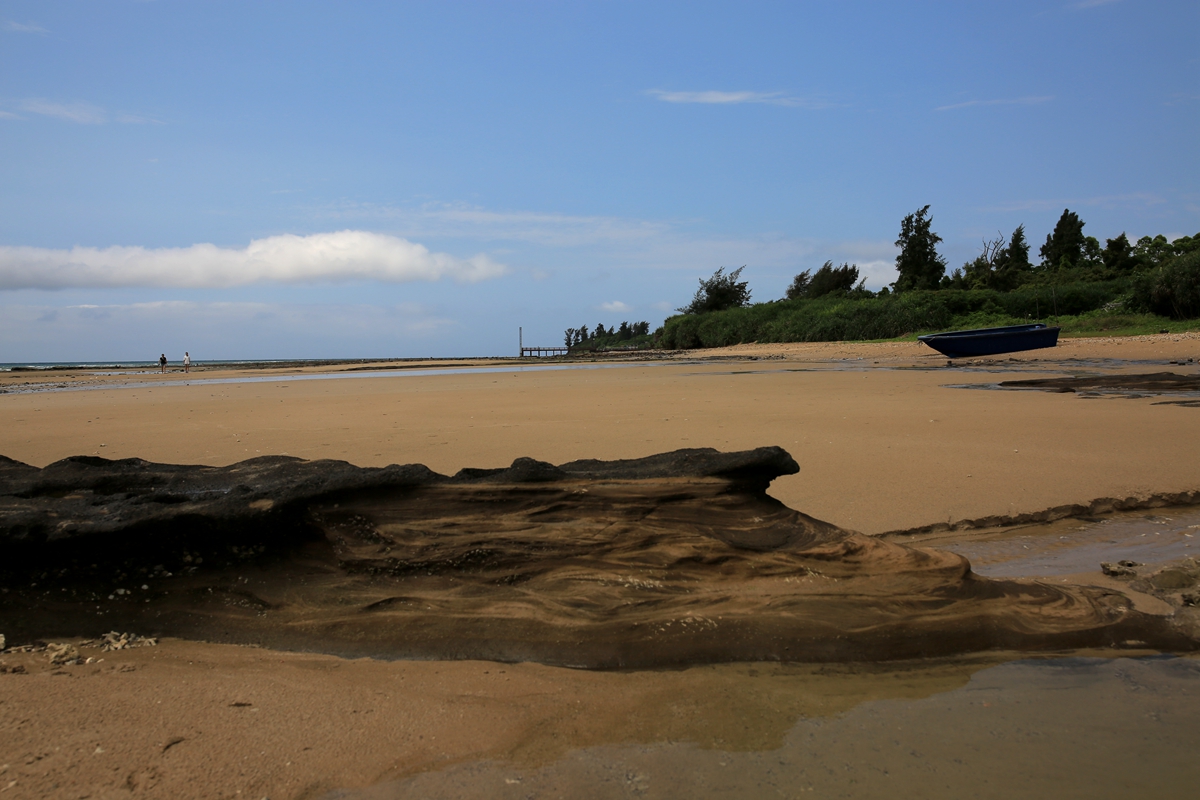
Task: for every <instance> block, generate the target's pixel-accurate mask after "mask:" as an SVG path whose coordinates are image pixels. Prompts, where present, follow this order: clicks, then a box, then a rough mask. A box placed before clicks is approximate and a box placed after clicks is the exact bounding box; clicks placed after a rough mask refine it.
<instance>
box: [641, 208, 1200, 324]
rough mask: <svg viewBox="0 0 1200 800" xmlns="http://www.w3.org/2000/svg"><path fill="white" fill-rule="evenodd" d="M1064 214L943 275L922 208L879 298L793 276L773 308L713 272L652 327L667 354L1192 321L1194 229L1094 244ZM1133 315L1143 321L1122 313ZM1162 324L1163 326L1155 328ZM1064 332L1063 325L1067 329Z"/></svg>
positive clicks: (1199, 295)
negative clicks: (1065, 319) (1047, 229)
mask: <svg viewBox="0 0 1200 800" xmlns="http://www.w3.org/2000/svg"><path fill="white" fill-rule="evenodd" d="M1083 228H1084V222H1083V220H1082V219H1080V218H1079V216H1078V214H1076V213H1074V212H1072V211H1070V210H1069V209H1066V210H1064V211H1063V214H1062V216H1061V217H1060V218H1059V221H1058V223H1057V224H1056V225H1055V227H1054V230H1053V231H1052V232H1051V233H1050V234H1048V235H1047V236H1046V242H1045V244H1043V245H1042V246H1041V248H1040V250H1039V253H1038V255H1039V261H1038V263H1036V264H1035V263H1033V261H1032V260H1031V258H1030V245H1029V243H1028V241H1027V240H1026V236H1025V227H1024V226H1023V225H1019V226H1017V228H1016V230H1014V231H1013V233H1012V234H1011V235H1010V236H1007V237H1005V236H1003V235H1002V234H1001V235H998V236H997V238H995V239H988V240H985V241H984V242H983V247H982V252H981V253H980V254H979V255H978V256H977V257H976V258H975V259H974V260H972V261H969V262H967V263H965V264H963V266H962V267H960V268H958V269H955V270H953V272H951V273H950V274H949V275H947V274H946V266H947V265H946V260H945V259H944V258H943V257H942V256H941V255H940V254H939V253H938V250H937V245H938V244H940V243H941V241H942V239H941V237H940V236H938V235H937V234H936V233H934V232H933V230H932V218H931V217H930V216H929V206H925V207H924V208H922V209H920V210H918V211H916V212H914V213H912V214H909V215H908V216H907V217H905V218H904V220H903V221H902V222H901V226H900V237H899V238H898V239H897V241H896V246H897V247H898V248H900V252H899V255H898V256H897V257H896V271H897V278H896V281H895V282H894V283H892V284H891V285H890V286H888V287H885V288H883V289H882V290H880V291H879V292H872V291H870V290H868V289H867V288H866V285H865V282H864V281H862V280H860V279H859V270H858V267H857V265H854V264H842V265H841V266H834V265H833V262H832V261H826V262H825V264H824V265H823V266H822V267H821V268H820V269H818V270H817V271H816V272H815V273H810V271H808V270H805V271H804V272H801V273H800V274H798V275H796V276H795V278H794V279H793V280H792V283H791V285H790V286H789V287H788V289H787V292H786V296H785V297H784V298H783V299H782V300H771V301H768V302H766V303H757V304H751V303H750V291H749V289H748V285H747V283H746V282H744V281H739V280H738V278H739V277H740V275H741V272H742V269H737V270H734V271H733V272H730V273H725V272H724V269H723V268H722V269H719V270H717V272H716V273H714V274H713V276H712V277H711V278H709V279H707V280H703V279H702V280H701V281H700V288H699V290H698V291H697V292H696V296H695V298H693V300H692V303H691V304H690V305H689V306H686V307H684V308H680V309H678V311H679V312H680V314H679V315H678V316H674V317H671V318H669V319H668V320H667V321H666V322H665V323H664V325H663V327H662V328H660V329H659V330H658V331H656V343H657V344H658V345H659V346H662V347H668V348H692V347H719V346H725V345H730V344H738V343H741V342H751V341H759V342H789V341H837V340H856V339H859V340H860V339H889V338H895V337H899V336H905V335H908V334H912V333H916V332H920V331H931V330H943V329H947V328H968V327H986V326H989V325H1003V324H1012V323H1015V322H1020V321H1026V320H1040V319H1045V318H1048V317H1052V316H1053V317H1054V318H1056V319H1057V318H1060V317H1062V316H1069V317H1080V316H1088V315H1090V317H1089V320H1090V321H1086V322H1080V323H1078V324H1080V325H1084V326H1085V328H1086V326H1087V325H1091V326H1092V328H1087V329H1089V330H1091V329H1098V330H1103V329H1106V327H1112V326H1117V327H1120V326H1121V325H1125V326H1126V327H1128V326H1130V325H1141V326H1143V327H1144V326H1146V325H1147V324H1151V323H1152V322H1153V320H1152V319H1149V318H1150V317H1154V318H1172V319H1176V320H1184V319H1195V318H1198V317H1200V233H1198V234H1197V235H1195V236H1185V237H1182V238H1179V239H1175V240H1174V241H1168V240H1167V238H1166V237H1165V236H1161V235H1160V236H1155V237H1149V236H1144V237H1142V238H1141V239H1139V240H1138V241H1137V242H1136V243H1135V242H1130V241H1129V239H1128V237H1127V236H1126V235H1125V234H1124V233H1122V234H1121V235H1119V236H1117V237H1115V238H1113V239H1108V240H1106V241H1105V243H1104V245H1103V246H1102V245H1101V244H1100V242H1099V241H1098V240H1097V239H1096V238H1094V237H1091V236H1086V235H1085V234H1084V233H1083ZM1138 315H1141V316H1142V317H1146V319H1141V318H1139V319H1138V320H1133V317H1137V316H1138ZM1163 321H1164V322H1165V320H1163ZM1072 324H1075V323H1072Z"/></svg>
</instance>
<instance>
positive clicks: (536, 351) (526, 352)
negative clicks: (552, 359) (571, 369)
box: [517, 328, 571, 358]
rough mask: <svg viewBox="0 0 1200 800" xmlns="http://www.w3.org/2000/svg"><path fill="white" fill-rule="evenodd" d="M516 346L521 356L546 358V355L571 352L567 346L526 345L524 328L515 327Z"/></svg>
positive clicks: (562, 354) (560, 354) (561, 354)
mask: <svg viewBox="0 0 1200 800" xmlns="http://www.w3.org/2000/svg"><path fill="white" fill-rule="evenodd" d="M517 348H518V349H519V350H520V352H521V358H546V357H548V356H565V355H567V354H568V353H570V352H571V348H569V347H526V346H525V329H524V328H517Z"/></svg>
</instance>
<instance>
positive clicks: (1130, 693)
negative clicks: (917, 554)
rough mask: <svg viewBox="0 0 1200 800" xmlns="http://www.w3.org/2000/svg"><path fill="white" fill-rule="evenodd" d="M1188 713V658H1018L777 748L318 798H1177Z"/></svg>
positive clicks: (1192, 778)
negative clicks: (957, 684)
mask: <svg viewBox="0 0 1200 800" xmlns="http://www.w3.org/2000/svg"><path fill="white" fill-rule="evenodd" d="M632 677H634V676H631V678H632ZM878 679H879V680H880V681H885V682H886V681H889V680H894V679H895V676H889V675H888V674H880V675H879V676H878ZM814 683H815V684H816V685H817V686H818V687H819V686H820V682H819V681H814ZM817 691H819V688H814V692H817ZM691 699H694V698H691ZM1197 722H1200V661H1197V660H1195V659H1188V658H1147V659H1129V658H1120V659H1111V660H1109V659H1098V658H1071V659H1061V660H1043V661H1015V662H1010V663H1008V664H1004V665H1001V666H996V667H991V668H988V669H984V670H981V671H979V672H977V673H975V674H974V675H973V676H972V677H971V678H970V680H969V682H967V684H966V685H965V686H962V687H961V688H957V689H953V690H951V691H944V692H941V693H937V694H934V695H932V696H929V697H924V698H921V699H897V700H871V701H867V702H864V703H861V704H859V705H857V706H856V707H853V708H851V709H850V710H848V711H845V712H842V713H835V714H832V715H828V716H801V717H799V718H798V719H797V720H796V721H795V723H794V724H793V725H792V727H791V729H790V731H789V732H788V733H787V734H786V735H785V737H784V738H783V741H782V743H781V744H780V746H778V747H774V748H772V749H763V750H749V751H745V750H744V751H736V750H726V749H721V748H719V747H707V748H706V747H701V746H698V745H697V744H695V743H692V742H686V741H684V742H680V741H676V742H671V741H661V742H657V743H652V744H638V745H633V744H611V745H602V746H592V747H581V748H579V749H576V750H573V751H570V752H568V753H567V754H566V755H565V756H563V757H561V758H555V759H554V760H552V761H550V762H548V763H543V764H537V765H525V766H522V765H518V764H515V763H512V762H505V761H477V762H469V763H463V764H458V765H456V766H453V767H450V768H448V769H445V770H442V771H438V772H427V773H424V774H419V775H416V776H412V777H409V778H407V779H404V780H400V781H395V782H389V783H384V784H379V785H376V786H373V787H369V788H366V789H355V790H338V791H334V792H331V793H329V794H327V795H326V796H325V800H399V799H400V798H415V797H420V798H429V799H430V800H440V798H468V799H469V798H501V800H506V799H507V798H514V800H515V798H550V797H555V798H557V797H580V798H597V800H607V798H628V797H638V798H678V797H694V798H713V799H716V798H747V797H788V798H793V797H854V798H887V800H894V798H897V797H923V798H938V799H939V800H940V798H960V797H979V798H998V799H999V798H1004V800H1010V798H1012V797H1057V798H1088V800H1096V798H1118V797H1119V798H1126V797H1137V796H1141V797H1162V798H1183V797H1194V796H1195V787H1196V784H1197V781H1200V759H1197V758H1196V757H1195V741H1196V738H1195V731H1196V725H1197Z"/></svg>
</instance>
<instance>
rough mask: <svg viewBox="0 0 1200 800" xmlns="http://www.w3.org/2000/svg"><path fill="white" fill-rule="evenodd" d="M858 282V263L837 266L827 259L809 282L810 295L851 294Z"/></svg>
mask: <svg viewBox="0 0 1200 800" xmlns="http://www.w3.org/2000/svg"><path fill="white" fill-rule="evenodd" d="M856 283H858V265H857V264H842V265H841V266H840V267H835V266H834V265H833V262H832V261H826V262H825V263H824V264H823V265H822V266H821V268H820V269H819V270H817V273H816V274H815V275H813V276H812V281H811V282H809V284H808V294H807V296H808V297H822V296H824V295H827V294H849V293H850V292H851V291H853V289H854V284H856Z"/></svg>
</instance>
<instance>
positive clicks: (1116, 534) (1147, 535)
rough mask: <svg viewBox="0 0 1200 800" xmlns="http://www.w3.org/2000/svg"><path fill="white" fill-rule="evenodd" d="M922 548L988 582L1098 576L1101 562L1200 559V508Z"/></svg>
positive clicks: (1066, 523)
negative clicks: (959, 561)
mask: <svg viewBox="0 0 1200 800" xmlns="http://www.w3.org/2000/svg"><path fill="white" fill-rule="evenodd" d="M960 535H961V534H960ZM968 537H969V534H968ZM920 544H921V546H928V547H937V548H940V549H942V550H950V551H952V552H955V553H958V554H959V555H963V556H966V557H967V558H968V559H969V560H970V562H971V568H972V569H973V570H974V571H975V572H976V573H977V574H979V575H984V576H987V577H989V578H997V577H1004V578H1039V577H1048V576H1051V575H1075V574H1078V573H1080V572H1096V571H1098V570H1099V569H1100V563H1101V562H1104V561H1107V562H1110V563H1115V562H1117V561H1122V560H1129V561H1136V562H1138V563H1139V564H1157V563H1161V562H1163V561H1171V560H1173V559H1177V558H1184V557H1187V556H1193V557H1196V558H1200V509H1197V508H1186V509H1165V510H1160V511H1158V512H1157V513H1152V514H1151V513H1145V512H1140V513H1136V514H1120V515H1115V516H1112V517H1106V518H1104V519H1097V520H1091V521H1084V520H1078V519H1065V520H1058V521H1057V522H1052V523H1047V524H1044V525H1030V526H1026V527H1021V528H1016V529H1013V530H1009V531H1005V532H1000V533H994V534H987V535H984V536H982V537H979V538H967V539H966V540H965V541H956V542H942V541H933V540H928V541H923V542H921V543H920Z"/></svg>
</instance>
